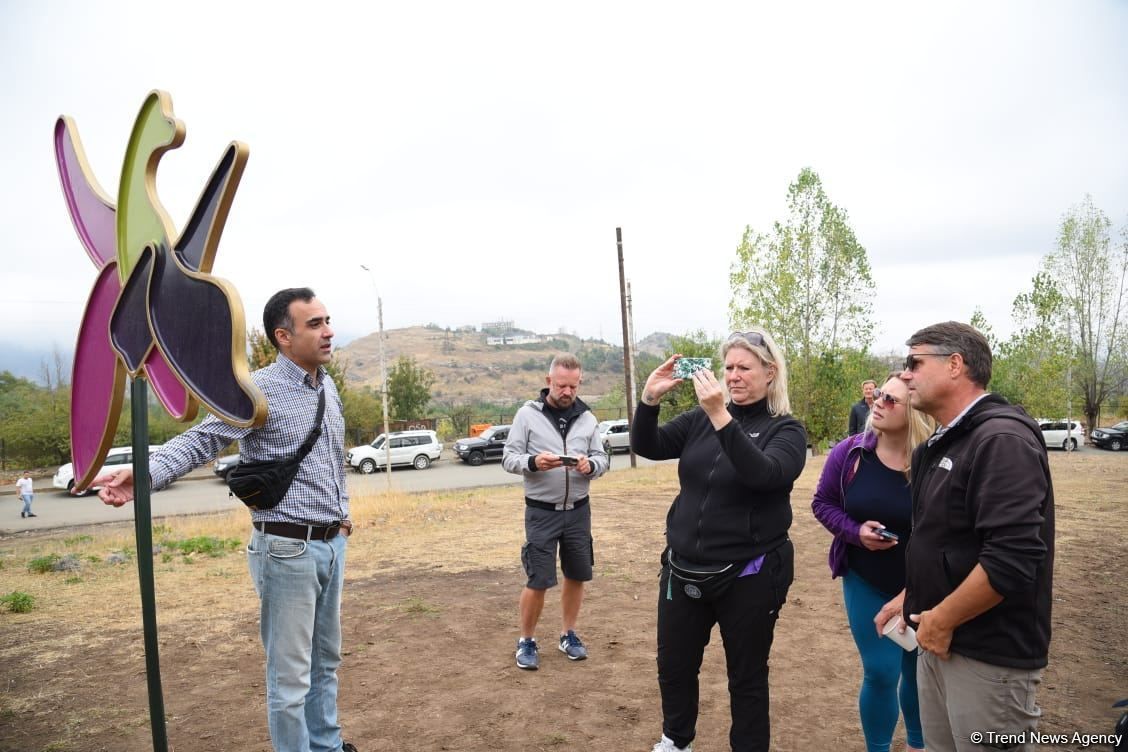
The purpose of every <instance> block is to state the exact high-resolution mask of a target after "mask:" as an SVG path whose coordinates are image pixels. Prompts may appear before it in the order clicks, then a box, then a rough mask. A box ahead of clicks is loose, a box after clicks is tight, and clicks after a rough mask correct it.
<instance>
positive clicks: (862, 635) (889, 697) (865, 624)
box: [842, 572, 924, 752]
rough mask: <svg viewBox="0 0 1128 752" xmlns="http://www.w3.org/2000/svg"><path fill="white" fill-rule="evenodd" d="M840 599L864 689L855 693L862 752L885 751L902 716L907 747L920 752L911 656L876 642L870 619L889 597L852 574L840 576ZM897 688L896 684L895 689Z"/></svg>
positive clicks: (921, 739) (894, 646)
mask: <svg viewBox="0 0 1128 752" xmlns="http://www.w3.org/2000/svg"><path fill="white" fill-rule="evenodd" d="M842 597H843V599H844V600H845V601H846V618H847V620H848V621H849V622H850V631H851V632H852V633H853V634H854V644H855V645H857V646H858V653H859V654H860V655H861V657H862V689H861V691H860V692H859V693H858V710H859V712H860V713H861V717H862V733H864V734H865V736H866V752H889V746H890V744H891V742H892V741H893V729H894V728H895V727H896V726H897V716H898V715H900V714H901V713H904V716H905V734H906V736H907V737H908V740H907V741H908V744H909V746H910V747H916V748H918V749H921V748H923V747H924V735H923V734H922V733H921V730H920V705H919V704H918V703H917V683H916V664H917V657H916V653H915V652H909V651H907V650H903V649H902V648H901V646H900V645H898V644H897V643H895V642H893V641H892V640H887V639H885V638H883V637H880V636H879V635H878V634H877V630H876V629H875V628H874V625H873V617H874V616H875V615H877V612H878V611H880V610H881V607H882V606H884V605H885V603H886V602H887V601H888V600H889V596H887V595H885V594H883V593H882V592H881V591H880V590H878V589H877V588H875V587H874V586H873V585H870V584H869V583H868V582H866V581H865V580H863V579H862V578H861V577H859V576H858V575H856V574H854V573H853V572H847V573H846V574H845V575H844V576H843V577H842ZM898 685H900V687H899V689H898Z"/></svg>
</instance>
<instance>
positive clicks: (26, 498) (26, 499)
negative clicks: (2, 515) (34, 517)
mask: <svg viewBox="0 0 1128 752" xmlns="http://www.w3.org/2000/svg"><path fill="white" fill-rule="evenodd" d="M20 498H21V499H23V503H24V507H23V512H21V514H31V499H32V495H31V494H20Z"/></svg>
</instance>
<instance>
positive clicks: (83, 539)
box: [63, 535, 94, 546]
mask: <svg viewBox="0 0 1128 752" xmlns="http://www.w3.org/2000/svg"><path fill="white" fill-rule="evenodd" d="M93 540H94V536H93V535H72V536H71V537H69V538H63V544H64V545H67V546H78V545H81V544H83V543H91V542H93Z"/></svg>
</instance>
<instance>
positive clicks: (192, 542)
mask: <svg viewBox="0 0 1128 752" xmlns="http://www.w3.org/2000/svg"><path fill="white" fill-rule="evenodd" d="M240 545H241V544H240V541H239V539H238V538H228V539H226V540H221V539H220V538H216V537H215V536H212V535H199V536H196V537H195V538H185V539H184V540H172V539H165V540H162V541H161V546H162V548H164V549H168V550H170V551H177V552H179V553H182V554H184V555H186V556H187V555H188V554H207V555H208V556H223V555H224V554H226V553H227V552H228V551H234V550H235V549H236V548H238V547H239V546H240Z"/></svg>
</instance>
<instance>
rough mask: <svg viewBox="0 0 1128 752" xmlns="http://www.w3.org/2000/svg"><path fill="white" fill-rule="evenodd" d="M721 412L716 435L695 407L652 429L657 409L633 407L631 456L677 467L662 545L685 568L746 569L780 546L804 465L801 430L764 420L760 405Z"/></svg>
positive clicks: (787, 422)
mask: <svg viewBox="0 0 1128 752" xmlns="http://www.w3.org/2000/svg"><path fill="white" fill-rule="evenodd" d="M728 411H729V414H730V415H732V417H733V420H732V421H730V422H729V424H728V425H726V426H725V427H724V428H722V429H721V430H720V431H716V430H714V429H713V424H712V423H711V422H710V421H709V417H708V416H707V415H706V414H705V411H704V410H702V409H701V407H700V406H698V407H695V408H693V409H692V410H688V411H686V412H684V413H682V414H681V415H679V416H677V417H676V418H674V419H673V420H671V421H669V422H668V423H666V424H665V425H663V426H662V427H661V428H659V427H658V408H657V407H652V406H650V405H646V404H640V405H639V406H638V411H637V412H636V413H635V416H634V421H635V422H634V425H633V426H631V447H632V448H633V449H634V451H635V452H636V453H637V454H640V455H642V456H643V457H646V458H648V459H652V460H667V459H674V458H679V459H680V462H679V463H678V479H679V480H680V481H681V491H680V492H679V493H678V495H677V497H676V498H675V499H674V503H673V505H672V506H671V507H670V511H669V513H668V514H667V515H666V541H667V543H668V544H669V546H670V548H671V549H673V551H674V552H675V553H677V554H678V555H679V556H682V557H684V558H686V559H690V560H692V561H697V562H706V563H712V562H716V563H722V562H744V561H750V560H752V559H755V558H756V557H757V556H759V555H761V554H763V553H766V552H768V551H771V550H772V549H774V548H775V547H776V546H778V545H780V544H781V543H783V542H784V541H785V540H787V530H788V528H790V527H791V487H792V485H793V484H794V482H795V479H796V478H798V477H799V473H801V472H803V465H804V464H806V462H807V432H806V431H805V430H803V426H802V424H800V423H799V421H797V420H795V419H794V418H792V417H790V416H780V417H772V416H771V415H769V414H768V407H767V400H766V399H765V400H760V401H759V402H755V403H753V404H751V405H734V404H729V406H728Z"/></svg>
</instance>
